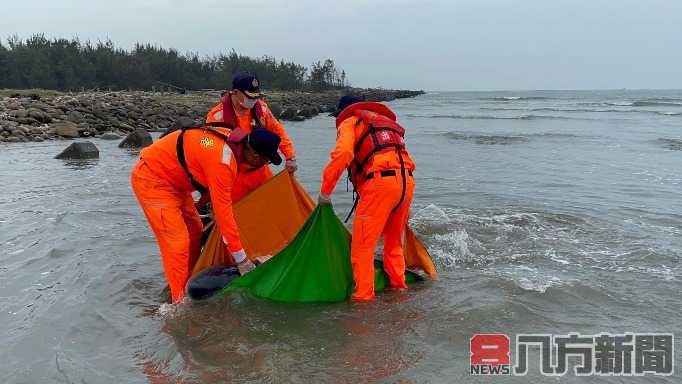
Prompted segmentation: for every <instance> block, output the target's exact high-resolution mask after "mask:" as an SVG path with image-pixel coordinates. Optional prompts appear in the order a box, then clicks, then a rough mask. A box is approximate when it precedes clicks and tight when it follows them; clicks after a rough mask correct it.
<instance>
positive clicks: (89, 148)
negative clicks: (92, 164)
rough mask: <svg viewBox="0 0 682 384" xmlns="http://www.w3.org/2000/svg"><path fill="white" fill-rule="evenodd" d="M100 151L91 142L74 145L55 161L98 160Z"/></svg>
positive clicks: (56, 157)
mask: <svg viewBox="0 0 682 384" xmlns="http://www.w3.org/2000/svg"><path fill="white" fill-rule="evenodd" d="M97 158H99V150H98V149H97V147H96V146H95V144H93V143H91V142H89V141H81V142H78V143H72V144H71V145H69V146H68V147H67V148H66V149H65V150H64V151H62V153H60V154H59V155H57V156H55V159H97Z"/></svg>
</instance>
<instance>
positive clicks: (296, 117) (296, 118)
mask: <svg viewBox="0 0 682 384" xmlns="http://www.w3.org/2000/svg"><path fill="white" fill-rule="evenodd" d="M303 120H305V116H301V115H296V116H294V117H292V118H290V119H289V121H303Z"/></svg>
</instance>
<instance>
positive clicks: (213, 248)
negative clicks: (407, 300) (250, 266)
mask: <svg viewBox="0 0 682 384" xmlns="http://www.w3.org/2000/svg"><path fill="white" fill-rule="evenodd" d="M314 209H315V203H314V202H313V200H312V199H311V198H310V196H309V195H308V193H307V192H306V191H305V190H304V189H303V187H302V186H301V185H300V184H299V183H298V181H296V179H295V178H293V177H292V176H291V175H290V174H289V173H288V172H286V171H282V172H280V173H279V174H278V175H276V176H275V177H273V178H272V179H270V180H268V181H267V182H266V183H265V184H263V185H261V186H260V187H258V188H257V189H256V190H254V191H253V192H251V193H250V194H249V195H247V196H246V197H244V198H243V199H241V200H239V201H238V202H237V203H236V204H235V205H234V215H235V220H236V221H237V226H238V227H239V233H240V235H241V239H242V244H243V246H244V250H245V251H246V254H247V255H248V256H249V258H250V259H251V260H255V259H256V258H257V257H259V256H265V255H275V254H276V253H278V252H279V251H281V250H282V249H284V248H285V247H286V246H287V244H289V242H290V241H291V240H293V239H294V237H295V236H296V234H298V232H299V231H300V229H301V228H302V227H303V224H305V222H306V220H307V219H308V217H309V216H310V214H311V213H312V211H313V210H314ZM207 230H210V231H211V234H210V235H209V238H208V240H207V242H206V244H205V245H204V248H203V250H202V252H201V256H200V257H199V260H198V261H197V263H196V264H195V266H194V269H193V270H192V276H194V275H196V274H197V273H199V272H201V271H202V270H204V269H206V268H208V267H210V266H213V265H220V264H223V265H224V264H228V265H229V264H233V263H234V261H233V260H232V256H231V255H227V253H226V252H225V246H224V244H223V242H222V236H220V232H219V231H218V230H217V229H216V228H214V226H211V227H210V228H209V227H207ZM349 257H350V255H349ZM405 261H406V265H407V268H409V269H414V270H422V271H424V272H425V273H426V274H427V275H428V276H429V277H431V278H433V279H436V278H437V277H438V274H437V272H436V268H435V267H434V265H433V261H432V260H431V256H430V255H429V253H428V251H427V250H426V248H425V247H424V245H423V244H422V243H421V242H420V241H419V239H417V237H416V236H415V235H414V233H413V232H412V230H410V229H409V228H407V230H406V233H405Z"/></svg>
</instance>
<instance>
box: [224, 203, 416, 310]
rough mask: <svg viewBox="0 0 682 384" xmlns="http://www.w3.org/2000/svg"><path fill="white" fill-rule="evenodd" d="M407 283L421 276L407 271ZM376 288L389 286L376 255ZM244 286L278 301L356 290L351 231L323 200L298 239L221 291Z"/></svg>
mask: <svg viewBox="0 0 682 384" xmlns="http://www.w3.org/2000/svg"><path fill="white" fill-rule="evenodd" d="M406 279H407V282H408V284H409V283H413V282H415V281H418V280H421V279H422V278H421V277H420V276H419V275H417V274H415V273H412V272H409V271H408V272H407V274H406ZM374 281H375V290H376V291H380V290H382V289H384V288H386V287H387V286H388V277H387V276H386V274H385V272H384V271H383V269H382V266H381V262H380V261H375V280H374ZM237 289H244V290H247V291H248V292H250V293H251V294H253V295H255V296H258V297H261V298H265V299H270V300H274V301H279V302H287V303H304V302H335V301H343V300H346V299H347V298H348V297H349V296H350V294H351V293H352V291H353V274H352V270H351V264H350V233H348V230H347V229H346V227H344V226H343V223H341V221H340V220H339V218H338V217H337V216H336V214H335V213H334V210H333V209H332V207H331V205H322V206H318V207H317V208H316V209H315V210H314V211H313V213H312V214H311V215H310V217H309V218H308V221H306V223H305V225H304V226H303V228H302V229H301V231H300V232H299V233H298V235H296V237H295V238H294V240H293V241H291V243H289V244H288V245H287V246H286V247H285V248H284V249H283V250H282V251H281V252H279V253H278V254H276V255H274V256H273V257H272V258H271V259H270V260H268V261H267V262H265V263H264V264H262V265H260V266H258V267H257V268H256V269H255V270H253V271H251V272H249V273H248V274H246V275H244V276H241V277H239V278H237V279H235V280H234V281H232V282H231V283H230V284H229V285H228V286H227V287H225V288H224V289H223V290H222V291H221V292H220V293H219V294H218V295H217V296H220V295H224V294H226V293H228V292H231V291H234V290H237Z"/></svg>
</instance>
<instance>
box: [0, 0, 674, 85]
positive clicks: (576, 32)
mask: <svg viewBox="0 0 682 384" xmlns="http://www.w3.org/2000/svg"><path fill="white" fill-rule="evenodd" d="M0 9H2V15H0V20H1V21H0V36H1V37H2V38H3V39H6V38H7V37H8V36H10V35H12V34H17V35H19V36H20V37H28V36H30V35H31V34H33V33H36V32H42V33H45V34H46V35H47V36H49V37H53V36H59V37H73V36H79V37H80V38H81V39H83V40H86V39H91V40H97V39H102V40H104V39H107V38H108V39H111V40H112V41H114V43H116V44H117V45H119V46H122V47H124V48H129V47H131V46H132V44H133V43H134V42H137V41H139V42H151V43H155V44H160V45H162V46H165V47H175V48H177V49H179V50H180V51H181V52H185V51H194V52H198V53H200V54H202V55H204V54H207V55H208V54H215V53H219V52H225V51H227V50H229V49H231V48H234V49H235V50H237V51H238V52H240V53H243V54H247V55H252V56H260V55H264V54H267V55H272V56H275V57H278V58H285V59H290V60H293V61H296V62H298V63H300V64H304V65H306V66H309V65H310V63H311V62H313V61H317V60H320V59H325V58H332V59H334V60H335V62H336V63H337V65H338V66H339V67H341V68H343V69H345V70H346V72H347V73H348V77H349V78H350V80H351V82H352V83H353V85H356V86H383V87H386V88H411V89H426V90H500V89H513V90H516V89H610V88H678V89H679V88H682V0H636V1H635V0H572V1H570V0H450V1H435V0H433V1H428V0H427V1H416V0H415V1H404V0H374V1H369V0H367V1H359V0H342V1H338V0H337V1H324V0H317V1H315V0H289V1H283V0H248V1H229V0H135V1H131V0H116V1H99V0H89V1H85V0H54V1H52V0H50V1H48V0H44V1H38V0H0Z"/></svg>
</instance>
